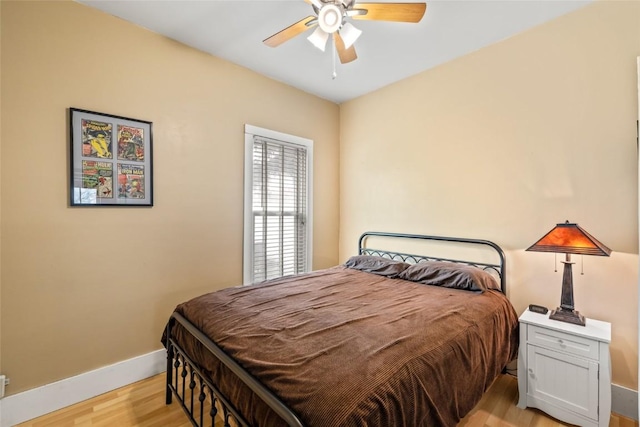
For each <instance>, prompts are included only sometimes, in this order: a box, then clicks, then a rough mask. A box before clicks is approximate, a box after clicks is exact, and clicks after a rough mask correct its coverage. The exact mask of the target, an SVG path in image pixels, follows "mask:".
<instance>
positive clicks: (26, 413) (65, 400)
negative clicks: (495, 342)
mask: <svg viewBox="0 0 640 427" xmlns="http://www.w3.org/2000/svg"><path fill="white" fill-rule="evenodd" d="M166 360H167V359H166V352H165V351H164V350H157V351H153V352H151V353H147V354H143V355H142V356H137V357H134V358H131V359H128V360H123V361H122V362H118V363H114V364H113V365H109V366H105V367H102V368H99V369H95V370H93V371H89V372H85V373H83V374H80V375H76V376H75V377H71V378H65V379H64V380H60V381H57V382H55V383H51V384H47V385H45V386H42V387H38V388H34V389H31V390H27V391H24V392H22V393H18V394H14V395H11V396H7V397H5V398H4V399H0V427H11V426H14V425H15V424H19V423H22V422H25V421H28V420H31V419H33V418H37V417H39V416H41V415H44V414H48V413H49V412H53V411H57V410H58V409H62V408H64V407H66V406H69V405H73V404H74V403H78V402H82V401H83V400H87V399H90V398H92V397H95V396H98V395H100V394H103V393H106V392H108V391H111V390H115V389H117V388H120V387H123V386H125V385H128V384H131V383H134V382H136V381H140V380H143V379H145V378H149V377H152V376H154V375H157V374H159V373H161V372H164V371H165V369H166ZM611 410H612V412H615V413H616V414H620V415H622V416H625V417H627V418H631V419H633V420H636V421H637V420H638V392H637V391H636V390H631V389H628V388H626V387H622V386H619V385H617V384H612V386H611Z"/></svg>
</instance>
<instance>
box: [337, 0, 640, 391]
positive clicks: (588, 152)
mask: <svg viewBox="0 0 640 427" xmlns="http://www.w3.org/2000/svg"><path fill="white" fill-rule="evenodd" d="M638 55H640V2H625V1H611V2H597V3H595V4H592V5H589V6H587V7H585V8H583V9H580V10H578V11H576V12H574V13H571V14H569V15H566V16H564V17H561V18H559V19H556V20H554V21H552V22H549V23H547V24H545V25H542V26H540V27H537V28H534V29H532V30H530V31H527V32H525V33H522V34H520V35H517V36H515V37H512V38H510V39H507V40H504V41H502V42H500V43H497V44H495V45H492V46H490V47H487V48H484V49H482V50H479V51H477V52H475V53H472V54H470V55H467V56H464V57H462V58H459V59H457V60H454V61H451V62H449V63H447V64H444V65H442V66H439V67H437V68H435V69H432V70H430V71H427V72H423V73H421V74H418V75H416V76H413V77H411V78H409V79H406V80H403V81H401V82H399V83H396V84H394V85H391V86H388V87H386V88H383V89H381V90H379V91H376V92H374V93H371V94H369V95H366V96H363V97H361V98H359V99H356V100H353V101H351V102H348V103H345V104H343V105H342V106H341V112H340V122H341V129H340V133H341V145H340V162H341V163H340V192H341V193H340V212H341V213H340V260H344V259H346V258H347V257H348V256H350V255H351V254H353V253H354V250H355V247H356V240H357V236H358V235H359V234H360V233H361V232H363V231H365V230H367V229H373V230H384V231H399V232H413V233H427V234H439V235H452V236H469V237H477V238H485V239H489V240H493V241H495V242H496V243H498V244H500V245H501V246H502V247H503V248H504V249H505V250H506V251H507V258H508V262H509V263H510V264H509V268H510V273H509V275H508V279H509V287H510V292H509V296H510V298H511V300H512V302H513V303H514V306H515V307H516V309H517V311H518V312H521V311H522V310H524V308H525V307H526V306H527V304H529V303H538V304H544V305H546V306H548V307H553V308H555V307H556V306H557V305H559V302H560V287H561V281H562V273H561V271H562V270H561V269H560V272H559V273H553V264H554V256H553V255H551V254H541V253H533V252H525V251H524V249H526V248H527V247H529V246H530V245H531V244H533V243H534V242H535V241H536V240H537V239H539V238H540V237H542V235H543V234H544V233H546V232H547V231H549V230H550V229H551V228H552V227H553V226H554V224H556V223H558V222H564V220H567V219H568V220H571V221H573V222H577V223H579V224H580V225H581V226H583V227H584V228H585V229H586V230H588V231H589V232H590V233H591V234H593V235H594V236H595V237H596V238H598V239H600V240H601V241H602V242H604V243H605V244H606V245H608V246H609V247H611V248H612V249H613V251H614V252H613V254H612V256H611V257H610V258H601V257H585V258H584V270H585V274H584V276H581V275H580V273H579V271H580V264H579V263H580V257H576V258H577V261H578V265H577V266H574V278H575V279H574V281H575V300H576V307H577V309H579V310H580V311H581V312H583V313H584V314H585V315H587V316H591V317H593V318H598V319H603V320H607V321H611V322H612V324H613V339H612V343H611V353H612V358H613V381H614V382H615V383H617V384H620V385H623V386H626V387H630V388H634V389H636V388H637V366H638V365H637V357H638V350H637V349H638V326H637V325H638V321H637V316H638V294H637V287H638V255H637V254H638V220H637V218H638V180H637V173H638V166H637V147H636V130H635V128H636V119H637V117H638V113H637V108H638V107H637V105H636V100H637V91H636V57H637V56H638ZM391 201H393V202H391Z"/></svg>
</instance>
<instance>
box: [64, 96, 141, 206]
mask: <svg viewBox="0 0 640 427" xmlns="http://www.w3.org/2000/svg"><path fill="white" fill-rule="evenodd" d="M69 119H70V126H69V130H70V140H71V150H70V153H71V155H70V167H71V174H70V177H69V181H70V189H69V200H70V205H71V206H153V123H152V122H149V121H145V120H138V119H132V118H130V117H122V116H116V115H113V114H105V113H99V112H96V111H89V110H82V109H79V108H70V109H69Z"/></svg>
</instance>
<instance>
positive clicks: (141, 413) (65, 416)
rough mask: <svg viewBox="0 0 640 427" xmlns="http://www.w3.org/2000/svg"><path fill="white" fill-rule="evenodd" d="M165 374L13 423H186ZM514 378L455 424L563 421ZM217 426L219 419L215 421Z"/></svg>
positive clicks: (534, 426)
mask: <svg viewBox="0 0 640 427" xmlns="http://www.w3.org/2000/svg"><path fill="white" fill-rule="evenodd" d="M164 390H165V385H164V375H156V376H154V377H151V378H148V379H146V380H143V381H139V382H137V383H134V384H130V385H128V386H125V387H122V388H120V389H118V390H114V391H111V392H109V393H105V394H103V395H100V396H97V397H95V398H93V399H89V400H87V401H84V402H80V403H78V404H75V405H72V406H69V407H67V408H63V409H60V410H59V411H56V412H52V413H50V414H47V415H43V416H42V417H40V418H36V419H34V420H31V421H27V422H25V423H22V424H19V425H18V426H17V427H101V426H109V427H110V426H118V427H134V426H135V427H189V426H190V425H191V423H190V422H189V420H188V419H187V417H186V415H185V414H184V413H183V412H182V408H181V407H180V405H179V404H178V403H177V402H174V403H173V404H171V405H165V402H164V400H165V394H164ZM517 399H518V382H517V380H516V379H515V378H514V377H513V376H511V375H501V376H499V377H498V378H497V379H496V381H495V382H494V383H493V385H492V386H491V387H490V388H489V390H488V391H487V392H486V393H485V395H484V396H483V397H482V400H481V401H480V402H479V403H478V404H477V405H476V407H475V408H474V409H473V410H472V411H471V412H469V414H467V416H466V417H465V418H464V419H463V420H462V421H461V422H460V424H458V427H566V426H569V425H570V424H565V423H562V422H560V421H558V420H555V419H553V418H551V417H550V416H548V415H546V414H545V413H544V412H542V411H538V410H536V409H529V408H527V409H520V408H518V407H517V406H516V404H517ZM216 426H218V423H216ZM610 427H639V426H638V422H637V421H633V420H630V419H628V418H625V417H622V416H619V415H616V414H613V415H612V416H611V423H610Z"/></svg>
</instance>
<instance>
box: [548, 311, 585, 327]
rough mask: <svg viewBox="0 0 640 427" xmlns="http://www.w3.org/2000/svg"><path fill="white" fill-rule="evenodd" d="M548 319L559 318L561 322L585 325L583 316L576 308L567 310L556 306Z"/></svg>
mask: <svg viewBox="0 0 640 427" xmlns="http://www.w3.org/2000/svg"><path fill="white" fill-rule="evenodd" d="M549 319H553V320H559V321H561V322H567V323H573V324H574V325H580V326H585V325H586V321H585V320H584V316H583V315H582V314H580V313H579V312H578V310H568V309H565V308H561V307H558V308H556V309H555V310H553V311H552V312H551V314H550V315H549Z"/></svg>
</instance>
